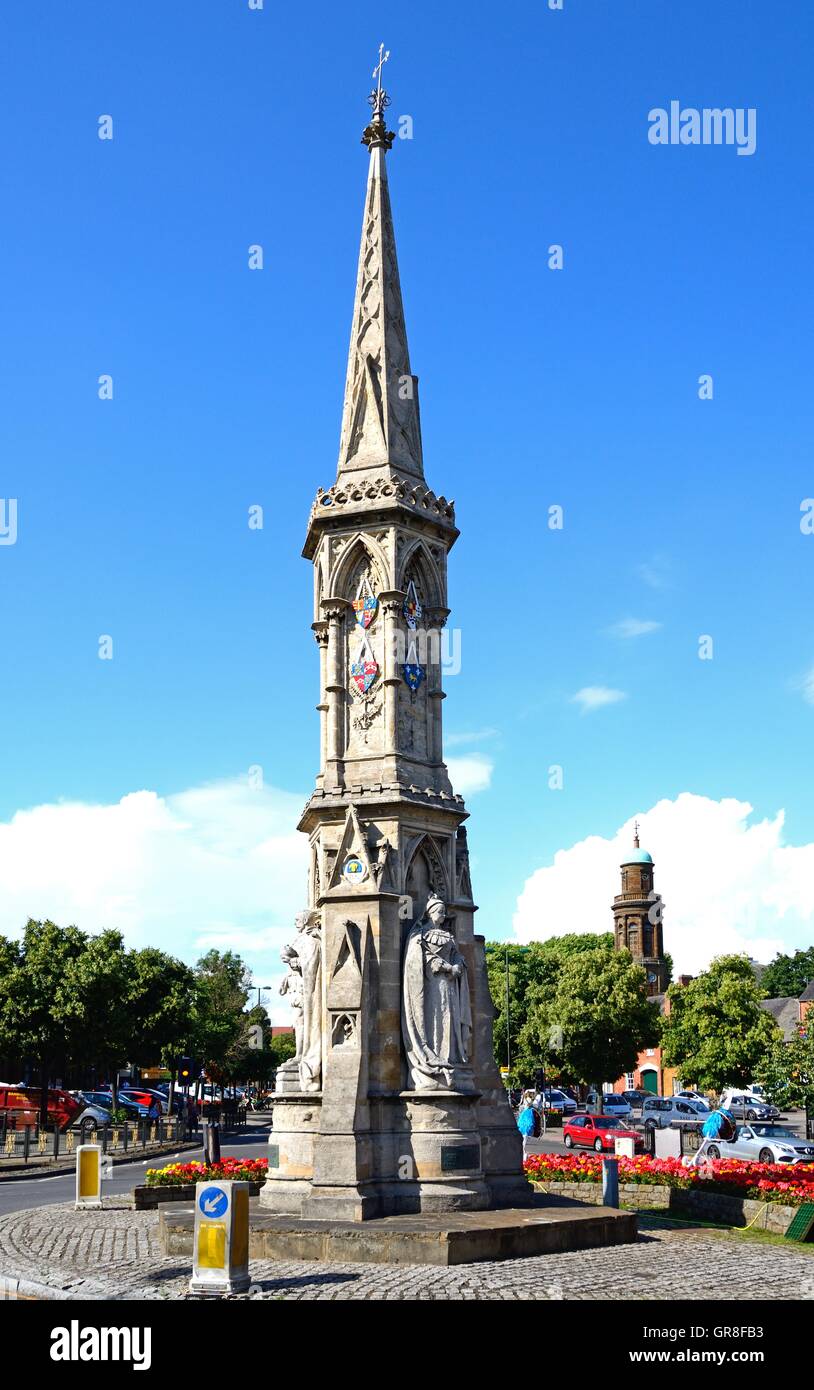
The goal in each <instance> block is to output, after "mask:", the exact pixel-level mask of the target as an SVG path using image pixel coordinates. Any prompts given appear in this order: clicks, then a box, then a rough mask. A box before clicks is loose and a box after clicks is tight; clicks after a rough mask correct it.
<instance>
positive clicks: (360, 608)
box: [353, 576, 379, 632]
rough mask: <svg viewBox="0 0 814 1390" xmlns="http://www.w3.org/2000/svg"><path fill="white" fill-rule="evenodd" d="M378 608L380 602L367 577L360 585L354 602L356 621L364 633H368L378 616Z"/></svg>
mask: <svg viewBox="0 0 814 1390" xmlns="http://www.w3.org/2000/svg"><path fill="white" fill-rule="evenodd" d="M378 607H379V600H378V599H377V598H376V595H375V594H374V593H373V590H372V589H371V587H370V582H369V580H368V578H367V576H365V578H364V579H363V580H362V582H361V584H360V585H359V592H358V593H357V595H356V598H355V599H354V600H353V611H354V613H355V614H356V621H357V623H358V624H359V626H360V628H361V629H362V631H363V632H367V629H368V628H369V627H370V624H371V623H372V622H373V619H374V618H375V616H376V610H377V608H378Z"/></svg>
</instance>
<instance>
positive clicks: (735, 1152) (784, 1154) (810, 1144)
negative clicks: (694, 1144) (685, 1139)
mask: <svg viewBox="0 0 814 1390" xmlns="http://www.w3.org/2000/svg"><path fill="white" fill-rule="evenodd" d="M706 1152H707V1156H708V1157H709V1158H744V1159H749V1160H751V1162H752V1163H814V1139H800V1138H799V1137H798V1135H796V1134H795V1133H794V1130H793V1129H789V1127H788V1125H773V1124H764V1123H762V1122H761V1121H760V1120H756V1121H753V1122H752V1123H751V1124H748V1125H738V1132H737V1134H736V1135H735V1138H734V1139H731V1140H729V1141H727V1140H725V1139H715V1140H714V1141H713V1142H712V1143H711V1144H707V1150H706Z"/></svg>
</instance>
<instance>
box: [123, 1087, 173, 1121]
mask: <svg viewBox="0 0 814 1390" xmlns="http://www.w3.org/2000/svg"><path fill="white" fill-rule="evenodd" d="M119 1095H120V1096H130V1097H131V1098H132V1099H133V1100H135V1101H138V1103H139V1105H143V1106H144V1108H145V1110H149V1108H150V1106H151V1104H152V1103H153V1101H154V1100H157V1101H158V1104H159V1106H160V1107H161V1114H162V1115H166V1113H167V1110H168V1108H169V1100H168V1098H167V1096H165V1095H162V1093H161V1091H151V1090H149V1089H148V1088H147V1087H144V1086H127V1087H126V1088H125V1089H124V1090H121V1091H119Z"/></svg>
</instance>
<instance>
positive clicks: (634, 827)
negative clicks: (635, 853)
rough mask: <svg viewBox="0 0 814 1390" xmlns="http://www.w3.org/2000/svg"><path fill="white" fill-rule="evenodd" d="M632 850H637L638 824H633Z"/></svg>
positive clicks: (636, 822) (635, 822)
mask: <svg viewBox="0 0 814 1390" xmlns="http://www.w3.org/2000/svg"><path fill="white" fill-rule="evenodd" d="M633 848H634V849H638V848H639V822H638V821H634V822H633Z"/></svg>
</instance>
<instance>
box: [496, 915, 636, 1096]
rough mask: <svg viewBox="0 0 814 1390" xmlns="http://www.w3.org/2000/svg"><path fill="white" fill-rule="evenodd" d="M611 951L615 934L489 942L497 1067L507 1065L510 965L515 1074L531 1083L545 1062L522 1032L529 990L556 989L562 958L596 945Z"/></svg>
mask: <svg viewBox="0 0 814 1390" xmlns="http://www.w3.org/2000/svg"><path fill="white" fill-rule="evenodd" d="M600 946H602V947H608V948H610V947H612V946H613V934H612V933H611V932H599V933H593V932H589V933H586V934H584V935H579V934H577V933H576V932H570V933H567V934H566V935H565V936H552V937H549V938H548V939H547V940H546V941H532V942H530V944H529V945H528V946H520V945H518V944H517V943H516V942H506V941H489V942H487V944H486V968H487V973H488V976H489V989H490V991H491V995H492V1002H493V1003H494V1006H495V1009H496V1015H495V1021H494V1044H495V1057H496V1059H497V1062H498V1065H499V1066H505V1065H506V1033H507V1028H506V1022H507V1017H506V962H507V959H508V976H509V1019H510V1023H511V1033H510V1041H511V1065H512V1073H513V1074H516V1073H519V1074H522V1075H523V1076H525V1077H526V1078H528V1079H531V1077H532V1076H533V1074H534V1071H535V1069H536V1068H537V1067H539V1066H541V1065H542V1062H543V1060H544V1059H543V1058H542V1057H541V1056H540V1053H539V1049H538V1048H537V1047H536V1046H533V1047H531V1049H530V1047H529V1043H530V1041H531V1039H530V1038H529V1036H528V1034H526V1033H525V1032H524V1025H525V1023H526V1020H527V1015H528V1000H529V990H530V989H531V987H532V986H534V985H540V986H544V985H545V986H550V987H553V985H554V983H555V981H556V978H557V974H558V972H559V970H560V967H561V965H562V962H563V960H564V959H566V958H568V957H570V956H573V955H580V954H582V953H583V952H585V951H592V950H596V949H597V947H600Z"/></svg>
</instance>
